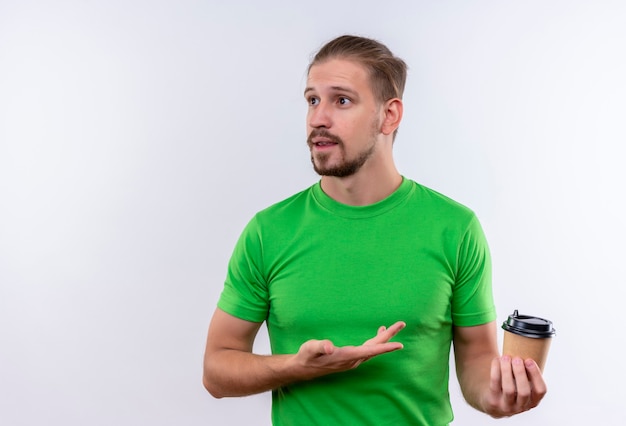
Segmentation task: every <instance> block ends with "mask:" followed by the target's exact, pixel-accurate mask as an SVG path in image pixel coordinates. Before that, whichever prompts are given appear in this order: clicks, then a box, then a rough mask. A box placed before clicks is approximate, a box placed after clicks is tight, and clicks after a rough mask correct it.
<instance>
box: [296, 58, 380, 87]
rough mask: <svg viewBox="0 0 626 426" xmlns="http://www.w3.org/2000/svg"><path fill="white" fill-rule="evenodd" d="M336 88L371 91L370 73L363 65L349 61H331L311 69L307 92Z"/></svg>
mask: <svg viewBox="0 0 626 426" xmlns="http://www.w3.org/2000/svg"><path fill="white" fill-rule="evenodd" d="M334 86H338V87H350V88H353V89H355V90H359V91H362V90H365V88H367V89H369V74H368V71H367V69H366V68H365V66H363V65H362V64H360V63H358V62H355V61H351V60H347V59H329V60H327V61H324V62H321V63H319V64H315V65H313V66H312V67H311V69H310V70H309V75H308V76H307V90H309V89H312V90H322V89H325V88H328V87H334Z"/></svg>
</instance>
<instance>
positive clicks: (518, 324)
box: [502, 309, 556, 339]
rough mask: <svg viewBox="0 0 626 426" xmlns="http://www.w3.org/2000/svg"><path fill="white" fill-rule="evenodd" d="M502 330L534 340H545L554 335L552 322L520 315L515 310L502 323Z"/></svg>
mask: <svg viewBox="0 0 626 426" xmlns="http://www.w3.org/2000/svg"><path fill="white" fill-rule="evenodd" d="M502 328H503V329H504V330H506V331H509V332H511V333H514V334H519V335H520V336H525V337H532V338H535V339H545V338H546V337H552V336H554V335H555V334H556V330H555V329H554V327H553V326H552V321H549V320H547V319H543V318H539V317H533V316H530V315H520V314H519V312H518V311H517V309H516V310H515V312H513V315H509V318H508V319H507V320H506V321H505V322H504V323H502Z"/></svg>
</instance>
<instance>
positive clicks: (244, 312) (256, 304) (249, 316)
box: [217, 217, 269, 322]
mask: <svg viewBox="0 0 626 426" xmlns="http://www.w3.org/2000/svg"><path fill="white" fill-rule="evenodd" d="M217 306H218V307H219V308H220V309H222V310H223V311H225V312H227V313H229V314H231V315H233V316H236V317H238V318H241V319H244V320H246V321H252V322H262V321H264V320H265V319H266V318H267V315H268V310H269V297H268V287H267V281H266V279H265V276H264V273H263V247H262V242H261V236H260V232H259V229H258V222H257V220H256V217H255V218H253V219H252V220H251V221H250V222H249V223H248V225H247V226H246V227H245V228H244V230H243V232H242V234H241V236H240V237H239V240H238V241H237V243H236V245H235V248H234V250H233V254H232V256H231V258H230V261H229V263H228V272H227V275H226V280H225V282H224V289H223V290H222V294H221V295H220V299H219V300H218V303H217Z"/></svg>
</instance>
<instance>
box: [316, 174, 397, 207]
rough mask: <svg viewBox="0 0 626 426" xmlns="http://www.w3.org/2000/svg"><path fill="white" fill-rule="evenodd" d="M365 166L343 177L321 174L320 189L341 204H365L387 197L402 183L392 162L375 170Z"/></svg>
mask: <svg viewBox="0 0 626 426" xmlns="http://www.w3.org/2000/svg"><path fill="white" fill-rule="evenodd" d="M366 167H367V166H365V167H364V168H363V169H361V170H359V171H358V172H357V173H355V174H354V175H351V176H347V177H343V178H339V177H334V176H322V181H321V185H322V189H323V190H324V192H325V193H326V194H327V195H328V196H329V197H331V198H332V199H334V200H335V201H338V202H340V203H342V204H347V205H350V206H366V205H369V204H374V203H377V202H378V201H381V200H383V199H385V198H387V197H388V196H389V195H391V194H392V193H393V192H394V191H395V190H396V189H398V187H399V186H400V184H401V183H402V176H401V175H400V173H399V172H398V170H397V169H396V167H395V166H394V165H393V164H391V166H387V167H384V168H382V169H381V170H376V171H374V170H371V169H370V170H367V169H366Z"/></svg>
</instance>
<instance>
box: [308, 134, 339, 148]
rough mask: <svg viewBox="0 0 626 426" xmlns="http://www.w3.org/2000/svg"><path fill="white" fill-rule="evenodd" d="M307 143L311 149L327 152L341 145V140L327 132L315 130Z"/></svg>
mask: <svg viewBox="0 0 626 426" xmlns="http://www.w3.org/2000/svg"><path fill="white" fill-rule="evenodd" d="M307 142H308V144H309V147H310V148H311V149H316V150H326V149H331V148H333V147H335V146H337V145H341V139H340V138H339V137H337V136H335V135H333V134H331V133H330V132H328V131H326V130H318V129H316V130H313V131H312V132H311V134H310V135H309V137H308V138H307Z"/></svg>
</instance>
